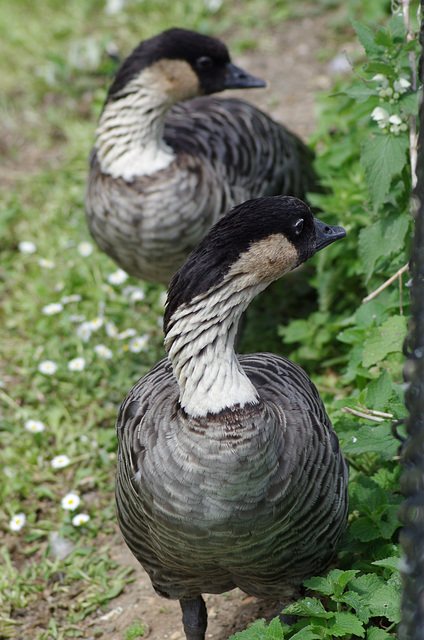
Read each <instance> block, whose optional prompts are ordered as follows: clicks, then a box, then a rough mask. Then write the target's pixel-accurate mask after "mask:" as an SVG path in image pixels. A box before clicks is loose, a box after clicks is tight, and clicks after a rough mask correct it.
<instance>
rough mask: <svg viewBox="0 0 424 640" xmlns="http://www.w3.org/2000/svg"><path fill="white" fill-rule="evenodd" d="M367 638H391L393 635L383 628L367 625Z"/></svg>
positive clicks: (390, 639)
mask: <svg viewBox="0 0 424 640" xmlns="http://www.w3.org/2000/svg"><path fill="white" fill-rule="evenodd" d="M367 640H393V635H392V634H391V633H387V631H384V629H377V627H369V628H368V630H367Z"/></svg>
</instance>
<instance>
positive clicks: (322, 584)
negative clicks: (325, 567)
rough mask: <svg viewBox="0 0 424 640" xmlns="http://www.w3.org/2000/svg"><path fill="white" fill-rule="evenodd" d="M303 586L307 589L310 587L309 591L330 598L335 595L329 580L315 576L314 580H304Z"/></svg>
mask: <svg viewBox="0 0 424 640" xmlns="http://www.w3.org/2000/svg"><path fill="white" fill-rule="evenodd" d="M303 584H304V585H305V587H308V589H312V591H318V592H319V593H323V594H324V595H326V596H329V595H330V594H332V593H333V587H332V585H331V584H330V582H329V580H328V579H327V578H322V577H320V576H314V577H313V578H309V579H308V580H304V581H303Z"/></svg>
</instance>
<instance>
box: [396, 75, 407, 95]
mask: <svg viewBox="0 0 424 640" xmlns="http://www.w3.org/2000/svg"><path fill="white" fill-rule="evenodd" d="M410 86H411V83H410V81H409V80H408V78H405V77H404V76H401V77H400V78H399V79H398V80H395V81H394V83H393V89H394V90H395V91H396V92H397V93H400V94H402V93H405V91H407V90H408V89H409V87H410Z"/></svg>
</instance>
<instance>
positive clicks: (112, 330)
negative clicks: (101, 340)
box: [106, 322, 119, 338]
mask: <svg viewBox="0 0 424 640" xmlns="http://www.w3.org/2000/svg"><path fill="white" fill-rule="evenodd" d="M106 333H107V335H108V336H109V337H110V338H116V337H117V336H118V333H119V332H118V328H117V327H116V325H114V324H113V322H106Z"/></svg>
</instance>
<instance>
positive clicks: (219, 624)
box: [84, 16, 348, 640]
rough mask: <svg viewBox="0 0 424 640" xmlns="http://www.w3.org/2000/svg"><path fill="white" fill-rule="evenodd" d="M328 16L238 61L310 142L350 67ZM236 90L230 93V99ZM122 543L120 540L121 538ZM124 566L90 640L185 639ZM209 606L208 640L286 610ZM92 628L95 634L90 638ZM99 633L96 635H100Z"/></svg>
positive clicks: (280, 33) (233, 601)
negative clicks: (127, 635)
mask: <svg viewBox="0 0 424 640" xmlns="http://www.w3.org/2000/svg"><path fill="white" fill-rule="evenodd" d="M328 36H329V28H328V16H327V17H325V16H321V17H318V18H314V19H313V20H312V19H308V18H305V19H302V20H296V21H287V22H285V23H283V24H281V25H280V26H279V27H278V28H276V29H275V30H274V31H273V32H272V33H270V34H269V36H268V40H267V42H266V43H262V46H261V49H262V50H261V51H260V53H259V54H258V52H252V51H249V52H247V53H245V54H244V55H242V56H239V57H237V58H234V62H235V63H236V64H237V65H239V66H241V67H243V68H245V69H246V70H247V71H249V72H250V73H252V74H254V75H258V76H260V77H262V78H264V79H265V80H266V81H267V88H266V89H263V90H250V91H245V92H242V91H237V92H232V93H233V94H234V95H235V96H237V97H239V98H243V99H246V100H249V101H250V102H253V103H255V104H256V105H257V106H259V107H260V108H262V109H264V110H266V111H267V112H268V113H270V114H272V116H273V117H274V118H275V119H276V120H278V121H280V122H283V123H284V124H286V125H287V126H288V127H289V128H291V129H292V130H293V131H295V132H296V133H298V134H299V135H300V136H301V137H303V138H306V137H307V136H308V135H310V134H311V133H312V132H313V130H314V127H315V118H314V104H315V95H316V93H317V92H318V91H325V90H328V89H330V87H331V83H332V76H333V75H334V73H336V72H337V71H336V69H340V64H341V65H342V68H343V67H344V69H345V71H346V70H347V69H348V66H347V63H346V61H345V58H344V56H343V54H342V52H341V51H338V50H337V49H336V48H335V49H334V55H333V54H332V55H331V57H330V61H328V60H327V61H325V62H320V61H319V56H318V52H319V51H320V50H321V49H322V48H323V47H324V46H328V40H327V38H328ZM230 93H231V92H227V94H226V95H229V94H230ZM118 539H119V538H118ZM113 556H114V559H116V560H117V561H118V562H119V563H120V564H122V565H123V566H128V565H129V566H133V567H135V568H136V574H135V575H136V579H135V581H134V582H133V583H131V584H130V585H128V586H127V587H126V589H125V591H124V592H123V593H122V594H121V595H120V596H119V597H118V598H116V599H115V600H114V601H112V602H111V603H110V604H109V614H106V616H104V615H101V616H99V617H93V618H92V619H91V620H87V621H86V623H85V624H86V629H85V632H86V634H85V635H84V637H85V638H89V639H90V640H94V638H95V637H99V636H98V635H97V634H98V633H99V631H100V630H101V631H102V635H101V636H100V637H101V638H103V639H104V640H122V639H123V638H124V632H125V629H127V628H128V626H130V625H131V624H134V623H135V622H136V621H139V622H141V623H143V624H145V625H146V633H145V636H144V637H147V638H148V639H149V640H180V638H181V639H183V638H184V637H185V636H184V633H183V628H182V622H181V611H180V607H179V603H178V602H177V601H169V600H164V599H162V598H160V597H159V596H157V595H156V594H155V592H154V590H153V588H152V586H151V584H150V580H149V578H148V576H147V574H146V573H144V571H143V569H142V568H141V567H140V566H139V565H138V563H137V561H136V560H135V559H134V558H133V556H132V554H131V553H130V552H129V550H128V549H127V548H126V546H125V544H124V543H123V542H120V543H117V545H116V547H115V548H114V552H113ZM205 600H206V604H207V608H208V629H207V633H206V637H207V638H212V639H213V640H227V638H228V637H229V636H230V635H232V634H234V633H235V632H237V631H242V630H243V629H245V628H246V626H247V625H248V624H249V623H250V622H252V621H253V620H255V619H257V618H266V619H272V618H273V617H275V615H277V614H278V613H279V611H280V609H281V608H280V607H279V604H278V603H276V602H263V601H258V600H256V599H255V598H252V597H249V596H246V595H245V594H243V593H242V592H241V591H239V590H234V591H232V592H230V593H227V594H223V595H220V596H215V595H206V596H205ZM90 629H91V630H92V635H91V634H90ZM95 632H97V633H96V635H94V633H95Z"/></svg>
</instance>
